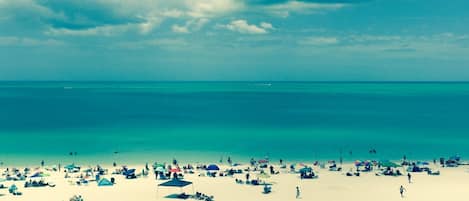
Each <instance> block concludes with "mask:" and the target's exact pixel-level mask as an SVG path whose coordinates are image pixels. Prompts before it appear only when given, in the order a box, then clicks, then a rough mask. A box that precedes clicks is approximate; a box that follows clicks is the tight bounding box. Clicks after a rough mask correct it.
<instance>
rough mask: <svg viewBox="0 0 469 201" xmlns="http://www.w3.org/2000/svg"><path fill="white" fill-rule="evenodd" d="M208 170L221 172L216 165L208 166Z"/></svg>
mask: <svg viewBox="0 0 469 201" xmlns="http://www.w3.org/2000/svg"><path fill="white" fill-rule="evenodd" d="M206 170H220V168H219V167H218V166H217V165H215V164H211V165H209V166H207V168H206Z"/></svg>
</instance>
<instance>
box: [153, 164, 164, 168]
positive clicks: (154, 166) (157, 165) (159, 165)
mask: <svg viewBox="0 0 469 201" xmlns="http://www.w3.org/2000/svg"><path fill="white" fill-rule="evenodd" d="M157 167H162V168H165V167H166V166H165V165H164V164H158V163H153V168H157Z"/></svg>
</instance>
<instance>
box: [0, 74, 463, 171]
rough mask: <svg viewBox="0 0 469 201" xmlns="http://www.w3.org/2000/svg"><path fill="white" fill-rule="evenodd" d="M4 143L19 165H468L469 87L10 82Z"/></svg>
mask: <svg viewBox="0 0 469 201" xmlns="http://www.w3.org/2000/svg"><path fill="white" fill-rule="evenodd" d="M0 137H1V138H2V139H3V140H2V145H1V146H0V160H1V161H4V162H5V163H7V164H8V163H35V162H36V161H39V160H41V159H46V160H47V161H51V163H52V162H57V161H59V160H60V161H82V162H85V161H86V162H93V163H94V162H98V161H105V162H110V161H113V160H119V161H126V162H143V161H154V160H169V159H171V158H172V157H176V158H179V159H184V160H190V161H204V160H213V161H215V160H218V159H219V158H220V157H221V156H224V157H225V158H226V156H228V155H230V156H232V157H233V158H235V159H239V160H241V159H242V160H246V159H248V158H250V157H257V158H258V157H263V156H265V155H268V156H269V157H270V158H272V159H278V158H284V159H285V160H308V161H312V160H316V159H329V158H333V159H337V158H338V157H339V156H340V152H341V151H340V150H342V153H343V154H342V155H343V156H344V158H345V160H355V159H367V158H371V159H384V158H386V159H398V158H400V157H401V156H402V155H407V156H408V157H410V158H419V159H432V158H435V157H440V156H449V155H452V154H460V155H462V156H467V155H469V83H307V82H292V83H289V82H273V83H260V82H252V83H249V82H92V83H86V82H0ZM371 148H374V149H376V150H377V151H378V154H376V155H369V154H368V151H367V150H369V149H371ZM70 151H72V152H75V151H76V152H77V153H78V155H77V156H69V155H68V153H69V152H70ZM116 151H117V152H119V153H118V154H114V152H116ZM349 151H352V155H350V154H349Z"/></svg>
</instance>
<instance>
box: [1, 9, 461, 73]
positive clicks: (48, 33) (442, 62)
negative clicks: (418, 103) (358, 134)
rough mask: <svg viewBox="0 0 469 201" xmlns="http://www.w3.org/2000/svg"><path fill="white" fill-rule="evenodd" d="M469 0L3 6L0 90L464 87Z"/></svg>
mask: <svg viewBox="0 0 469 201" xmlns="http://www.w3.org/2000/svg"><path fill="white" fill-rule="evenodd" d="M467 8H469V1H467V0H138V1H133V0H132V1H131V0H76V1H72V0H70V1H64V0H0V80H80V81H100V80H123V81H192V80H193V81H256V80H272V81H469V12H468V9H467Z"/></svg>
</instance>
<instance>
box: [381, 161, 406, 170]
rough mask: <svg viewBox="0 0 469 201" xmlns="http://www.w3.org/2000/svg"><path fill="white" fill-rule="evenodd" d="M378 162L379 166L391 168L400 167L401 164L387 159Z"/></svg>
mask: <svg viewBox="0 0 469 201" xmlns="http://www.w3.org/2000/svg"><path fill="white" fill-rule="evenodd" d="M379 164H381V166H383V167H392V168H395V167H401V165H399V164H397V163H394V162H391V161H388V160H384V161H380V162H379Z"/></svg>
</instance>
